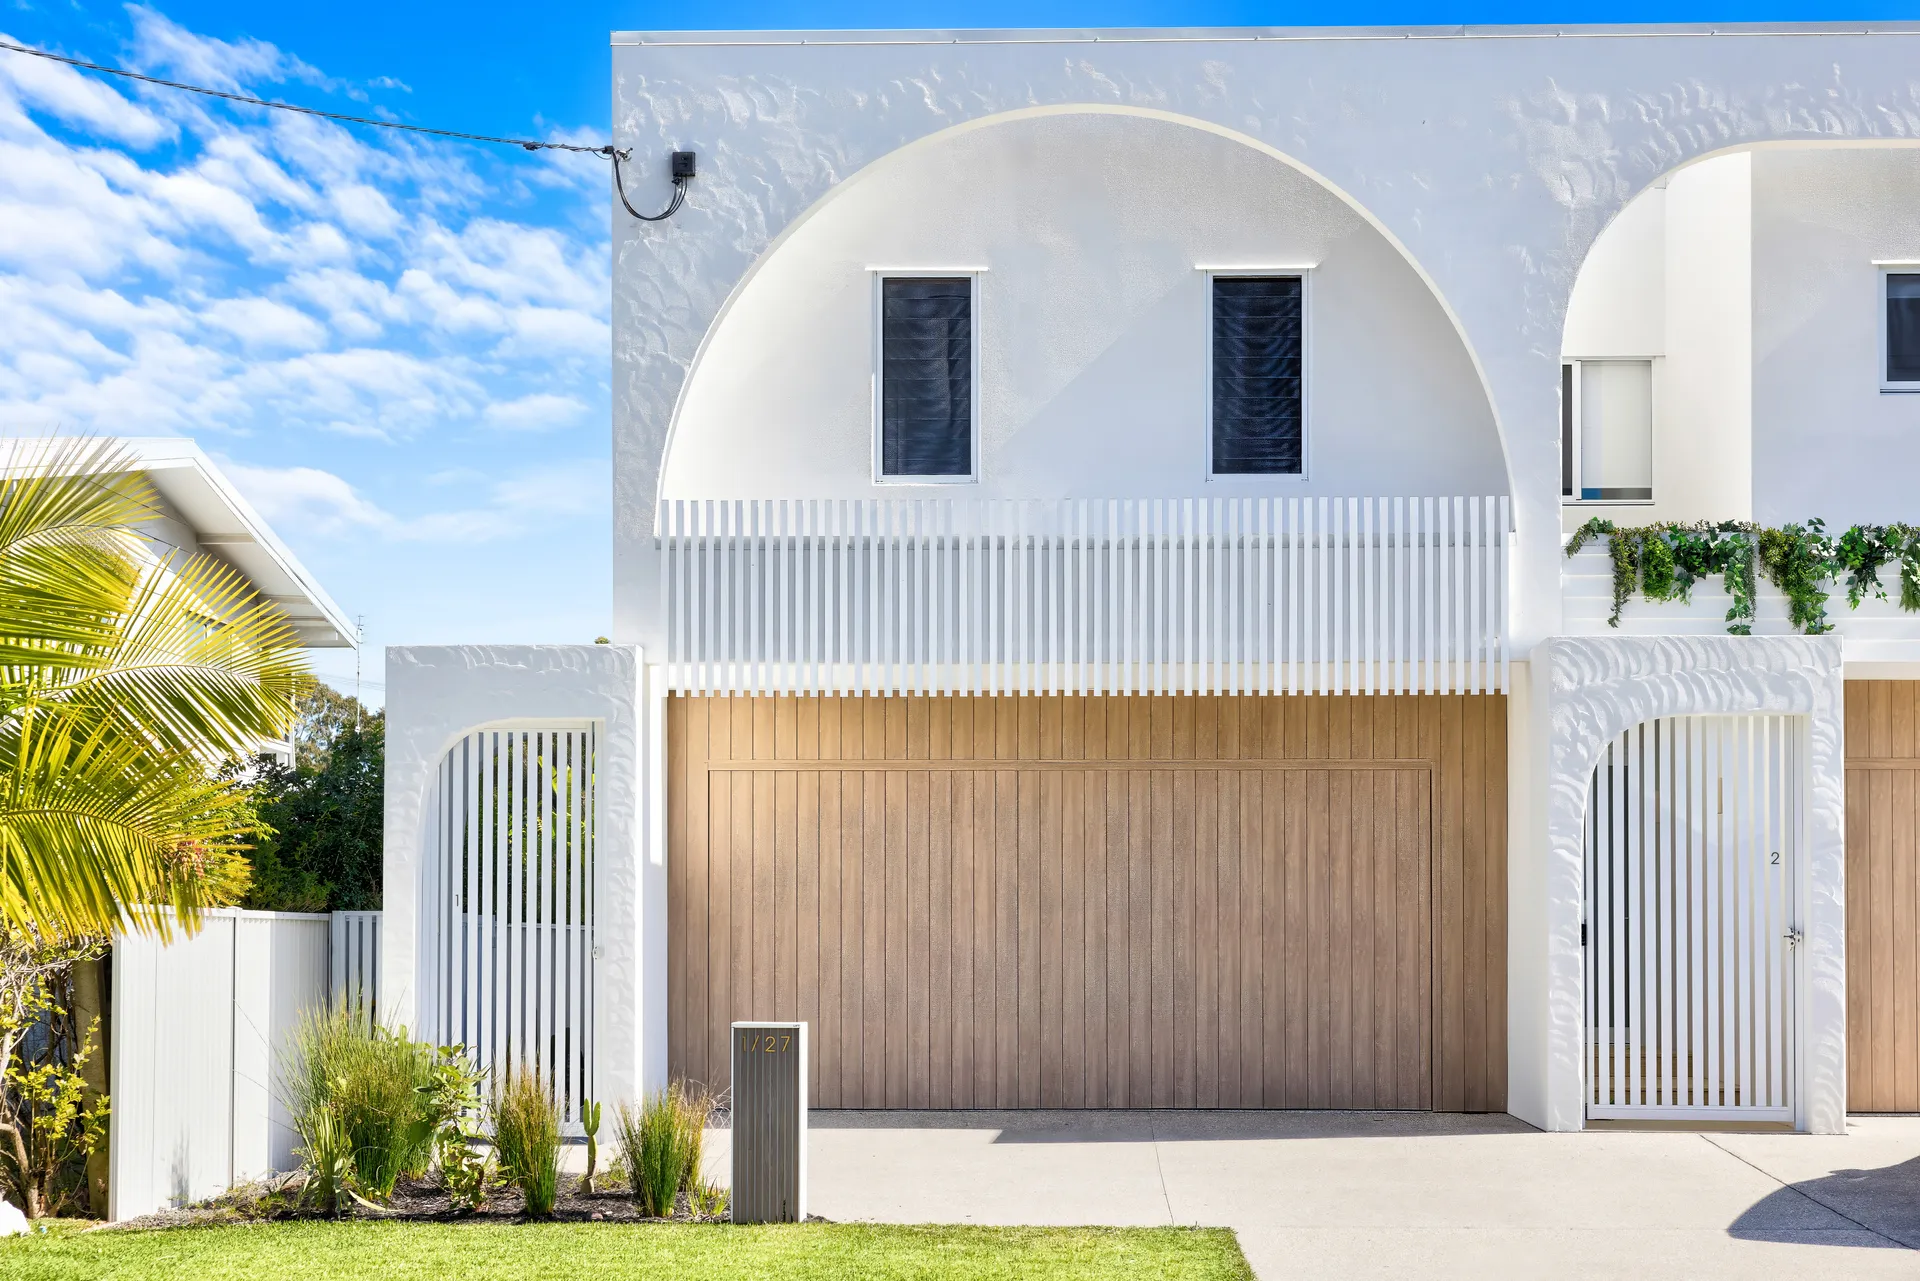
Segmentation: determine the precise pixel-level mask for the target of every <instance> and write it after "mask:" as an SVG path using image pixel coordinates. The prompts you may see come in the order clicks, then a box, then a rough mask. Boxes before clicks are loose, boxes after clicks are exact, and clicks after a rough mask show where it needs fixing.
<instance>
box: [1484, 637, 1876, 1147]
mask: <svg viewBox="0 0 1920 1281" xmlns="http://www.w3.org/2000/svg"><path fill="white" fill-rule="evenodd" d="M1543 661H1544V668H1543V667H1542V664H1543ZM1534 664H1535V678H1536V679H1535V687H1534V690H1535V697H1536V698H1544V700H1545V703H1546V707H1545V713H1546V714H1545V717H1544V725H1543V726H1542V729H1543V730H1544V734H1542V735H1539V736H1536V737H1535V738H1534V740H1533V743H1532V748H1531V750H1532V752H1533V754H1534V759H1535V761H1537V762H1538V763H1539V764H1538V765H1537V767H1536V768H1538V769H1539V772H1540V776H1541V779H1542V782H1543V787H1542V788H1541V789H1539V791H1538V794H1539V796H1540V798H1541V801H1542V808H1541V810H1540V811H1539V813H1538V816H1537V819H1536V821H1537V822H1539V823H1540V824H1541V825H1542V826H1543V827H1544V831H1539V832H1537V833H1536V836H1535V840H1534V841H1529V842H1528V845H1529V846H1532V847H1533V848H1537V849H1540V850H1543V851H1544V856H1545V861H1544V864H1543V865H1542V867H1541V868H1540V869H1539V871H1538V872H1537V873H1536V874H1534V875H1532V876H1529V877H1525V878H1520V879H1516V880H1515V882H1514V887H1515V890H1516V901H1515V902H1514V904H1513V909H1512V910H1513V911H1514V912H1515V913H1516V914H1517V915H1521V916H1523V917H1525V918H1526V919H1528V920H1530V921H1533V922H1535V925H1534V928H1532V929H1531V930H1527V931H1523V933H1524V934H1525V936H1526V937H1527V938H1528V939H1530V940H1531V941H1532V946H1531V947H1530V953H1531V954H1530V955H1529V956H1528V957H1527V958H1524V959H1517V960H1516V964H1528V963H1531V964H1534V965H1538V966H1540V967H1541V969H1542V971H1543V972H1544V975H1545V979H1544V982H1540V981H1538V980H1537V979H1536V980H1535V981H1534V982H1532V983H1531V984H1529V986H1528V989H1527V991H1528V993H1529V995H1530V996H1531V998H1532V999H1535V1000H1538V1001H1540V1002H1542V1005H1541V1008H1539V1009H1537V1010H1528V1011H1521V1012H1518V1013H1516V1016H1515V1017H1516V1024H1517V1026H1521V1027H1524V1028H1526V1029H1529V1030H1530V1031H1531V1033H1532V1035H1531V1036H1530V1037H1529V1043H1530V1046H1531V1047H1533V1054H1532V1056H1531V1057H1529V1058H1527V1059H1525V1060H1524V1061H1521V1060H1516V1066H1520V1067H1524V1068H1525V1069H1526V1070H1527V1072H1528V1073H1529V1075H1530V1076H1532V1075H1534V1074H1537V1077H1538V1079H1537V1080H1531V1079H1530V1080H1528V1081H1526V1082H1523V1083H1516V1086H1515V1088H1514V1095H1515V1097H1516V1099H1520V1100H1525V1101H1526V1102H1524V1103H1521V1104H1518V1105H1516V1112H1517V1113H1518V1114H1519V1115H1521V1116H1524V1117H1525V1118H1526V1119H1527V1120H1529V1121H1532V1122H1533V1123H1534V1124H1536V1125H1539V1126H1541V1127H1543V1128H1545V1129H1550V1130H1577V1129H1580V1128H1581V1127H1582V1125H1583V1123H1584V1117H1585V1103H1584V1095H1583V1092H1582V1078H1581V1057H1582V1054H1583V1048H1582V1046H1583V1032H1582V1020H1583V1014H1582V1009H1583V1004H1584V997H1583V993H1584V990H1585V974H1584V969H1585V966H1584V954H1583V951H1582V949H1581V946H1580V917H1581V914H1582V910H1583V903H1584V895H1585V889H1584V880H1583V868H1584V865H1585V857H1584V849H1585V845H1584V842H1585V819H1586V807H1587V792H1588V788H1589V785H1590V782H1591V780H1592V777H1593V770H1594V766H1595V765H1596V764H1597V763H1598V762H1599V759H1600V754H1601V751H1602V750H1603V749H1604V748H1605V747H1606V745H1607V743H1608V742H1610V741H1611V740H1612V739H1614V738H1615V737H1616V736H1618V735H1619V734H1621V733H1623V732H1624V731H1626V730H1628V729H1630V728H1632V727H1633V726H1635V725H1639V724H1642V723H1644V722H1646V721H1650V720H1653V719H1655V718H1656V717H1661V716H1682V715H1692V714H1705V713H1722V712H1725V713H1757V712H1764V713H1780V714H1788V715H1797V716H1803V717H1805V718H1806V726H1807V730H1806V757H1805V768H1806V776H1805V777H1806V795H1805V798H1804V800H1805V808H1804V814H1805V824H1806V827H1805V831H1804V833H1803V835H1802V845H1801V850H1800V855H1801V857H1800V866H1799V869H1798V871H1799V877H1800V884H1799V900H1800V904H1801V916H1800V926H1801V928H1802V930H1804V931H1805V935H1806V937H1805V941H1804V943H1803V945H1802V946H1801V947H1800V948H1798V949H1797V956H1796V960H1797V962H1798V964H1799V966H1800V967H1801V968H1800V987H1799V993H1800V1003H1799V1011H1798V1015H1799V1028H1798V1031H1799V1037H1800V1055H1799V1060H1798V1062H1799V1076H1798V1092H1797V1097H1796V1099H1795V1111H1796V1119H1797V1123H1798V1125H1799V1126H1800V1127H1801V1128H1803V1129H1807V1130H1811V1131H1813V1132H1814V1133H1817V1134H1838V1133H1842V1132H1843V1131H1844V1130H1845V1128H1846V1101H1847V1094H1846V1088H1847V1080H1846V1065H1847V1018H1846V995H1847V975H1846V913H1845V906H1846V879H1845V878H1846V848H1845V839H1844V828H1843V824H1844V821H1845V818H1846V768H1845V760H1844V753H1845V737H1844V731H1845V715H1844V696H1843V693H1842V677H1841V660H1840V641H1839V640H1838V639H1837V638H1835V637H1831V636H1791V637H1788V636H1777V637H1776V636H1769V637H1733V636H1719V637H1703V636H1692V637H1682V636H1664V637H1655V636H1648V637H1614V636H1607V637H1600V636H1594V637H1578V638H1573V637H1554V638H1552V639H1550V640H1549V641H1547V642H1546V644H1545V645H1544V646H1542V647H1541V648H1540V649H1538V650H1536V651H1535V656H1534ZM1515 857H1526V855H1522V854H1516V856H1515ZM1522 894H1529V895H1537V896H1538V897H1537V898H1531V897H1527V898H1523V897H1521V895H1522ZM1518 995H1519V994H1518V993H1516V994H1513V995H1512V996H1510V1000H1512V999H1514V998H1515V997H1517V996H1518ZM1529 1105H1533V1106H1537V1107H1538V1108H1539V1111H1538V1113H1537V1114H1533V1115H1529V1114H1528V1113H1527V1112H1525V1111H1521V1110H1520V1108H1521V1107H1525V1106H1529Z"/></svg>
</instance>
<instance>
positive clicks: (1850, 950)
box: [1846, 681, 1920, 1112]
mask: <svg viewBox="0 0 1920 1281" xmlns="http://www.w3.org/2000/svg"><path fill="white" fill-rule="evenodd" d="M1846 728H1847V1108H1848V1110H1849V1111H1853V1112H1920V840H1916V831H1915V824H1916V813H1915V810H1916V801H1920V681H1848V682H1847V723H1846Z"/></svg>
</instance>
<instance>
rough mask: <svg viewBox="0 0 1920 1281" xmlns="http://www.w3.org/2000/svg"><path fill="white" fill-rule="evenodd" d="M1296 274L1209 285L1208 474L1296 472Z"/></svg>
mask: <svg viewBox="0 0 1920 1281" xmlns="http://www.w3.org/2000/svg"><path fill="white" fill-rule="evenodd" d="M1300 438H1301V433H1300V277H1298V276H1216V277H1215V278H1214V281H1213V470H1214V473H1215V474H1216V475H1222V476H1230V475H1295V476H1297V475H1299V474H1300Z"/></svg>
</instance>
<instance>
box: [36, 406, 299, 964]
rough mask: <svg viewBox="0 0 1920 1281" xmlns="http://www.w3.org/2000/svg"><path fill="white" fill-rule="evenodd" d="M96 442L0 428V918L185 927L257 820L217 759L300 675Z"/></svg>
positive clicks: (239, 582) (56, 926)
mask: <svg viewBox="0 0 1920 1281" xmlns="http://www.w3.org/2000/svg"><path fill="white" fill-rule="evenodd" d="M138 466H139V464H138V462H137V460H135V459H133V458H132V457H131V456H130V455H129V454H128V453H127V452H126V451H125V450H124V449H123V448H122V447H120V446H118V445H116V444H114V443H113V442H109V441H88V440H46V441H40V442H26V443H19V442H16V443H14V444H13V445H12V446H11V447H9V446H6V445H5V444H4V443H0V922H4V923H12V924H16V925H23V926H31V927H33V928H35V929H37V930H39V931H40V932H41V933H42V934H46V935H62V934H65V935H76V934H88V933H101V932H105V931H108V930H112V929H115V928H133V929H139V930H152V931H158V932H159V933H161V934H162V935H165V934H167V933H168V932H169V931H170V929H171V927H172V925H173V924H175V923H178V924H180V925H181V926H183V927H184V928H186V929H188V930H192V929H194V928H196V927H197V924H198V920H199V915H200V913H201V912H202V911H203V910H205V909H206V908H208V907H213V906H217V905H220V904H224V903H231V902H234V901H235V900H237V899H238V898H239V896H240V894H241V893H242V892H243V891H244V890H245V888H246V883H247V875H248V870H247V863H246V859H245V850H246V847H247V843H248V841H249V840H250V839H251V838H252V837H253V836H254V835H255V834H257V833H258V832H259V831H260V823H259V820H258V817H257V814H256V811H255V808H254V804H253V800H252V797H251V795H250V793H249V792H248V790H247V789H246V788H245V787H244V786H242V785H241V784H240V783H238V782H236V781H234V780H233V779H232V778H231V777H229V776H227V775H224V774H223V773H222V772H221V771H220V768H219V767H220V766H222V765H223V764H224V763H225V762H226V761H227V760H228V759H230V758H232V757H235V756H238V755H241V754H244V753H247V752H251V751H253V750H256V749H257V748H258V746H259V744H260V743H261V741H262V740H263V739H279V738H284V737H286V735H287V733H288V731H289V730H290V728H291V726H292V723H293V717H294V700H295V698H296V697H297V696H298V695H299V693H300V692H301V691H302V690H303V689H304V688H305V687H306V685H307V684H308V683H309V681H310V679H311V678H310V677H309V676H308V675H307V671H306V666H305V661H304V656H303V654H302V653H301V651H300V649H299V642H298V640H297V638H296V636H295V634H294V632H293V631H292V629H291V627H290V626H289V625H288V623H287V620H286V618H285V617H284V616H283V615H282V614H281V612H280V611H279V610H278V608H277V607H275V606H273V605H272V604H271V603H270V602H267V601H263V600H261V599H259V598H258V597H257V596H256V595H255V594H254V593H253V591H252V589H251V587H250V586H249V584H248V583H247V582H246V580H245V579H244V578H242V577H241V576H240V575H239V574H237V573H235V572H234V571H233V570H232V569H230V568H228V567H227V566H225V565H223V564H221V563H220V562H218V561H216V560H214V559H213V558H211V557H207V556H192V557H187V556H175V557H163V556H158V555H156V554H154V552H153V551H152V550H151V548H152V544H151V543H150V542H149V541H148V540H147V539H146V538H145V537H144V536H143V534H142V532H141V524H142V522H144V521H148V520H150V519H152V518H153V517H155V516H156V515H158V514H159V513H160V507H159V503H158V499H157V497H156V495H155V494H154V491H153V489H152V486H151V484H150V483H148V481H147V480H146V479H145V477H144V476H143V475H141V474H140V473H139V471H138Z"/></svg>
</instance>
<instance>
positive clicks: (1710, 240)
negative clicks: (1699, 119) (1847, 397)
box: [1562, 152, 1753, 529]
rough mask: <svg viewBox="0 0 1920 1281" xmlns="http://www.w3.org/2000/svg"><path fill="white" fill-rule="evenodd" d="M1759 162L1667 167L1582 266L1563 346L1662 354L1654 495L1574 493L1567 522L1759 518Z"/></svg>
mask: <svg viewBox="0 0 1920 1281" xmlns="http://www.w3.org/2000/svg"><path fill="white" fill-rule="evenodd" d="M1751 174H1752V157H1751V153H1748V152H1737V153H1733V154H1729V155H1723V156H1715V157H1713V158H1712V159H1709V160H1704V161H1701V162H1700V163H1698V164H1694V165H1689V166H1687V167H1685V168H1683V169H1680V170H1677V171H1676V172H1674V173H1672V174H1669V175H1667V177H1665V178H1664V179H1662V180H1661V182H1660V184H1659V185H1657V186H1655V187H1651V188H1649V189H1648V190H1646V191H1644V192H1642V193H1641V194H1640V195H1639V196H1637V197H1635V199H1634V200H1633V202H1632V203H1631V204H1629V205H1628V206H1627V207H1626V208H1625V209H1623V210H1622V211H1621V213H1620V216H1619V217H1618V218H1616V219H1614V221H1613V222H1612V223H1611V224H1610V225H1609V226H1608V227H1607V229H1606V230H1605V231H1603V232H1601V233H1600V237H1599V239H1598V240H1596V241H1595V242H1594V246H1593V250H1592V252H1591V253H1589V254H1588V255H1587V259H1586V261H1585V262H1584V263H1582V264H1581V268H1580V276H1579V279H1578V280H1577V281H1576V282H1575V284H1574V287H1573V293H1572V296H1571V297H1570V299H1569V300H1568V303H1567V332H1566V339H1565V343H1564V345H1563V348H1562V355H1563V357H1564V358H1566V359H1569V360H1601V359H1646V358H1652V359H1653V502H1652V503H1651V504H1648V503H1635V504H1621V503H1569V504H1568V505H1567V506H1566V508H1565V510H1564V512H1563V528H1565V529H1572V528H1573V527H1575V526H1576V525H1579V524H1580V523H1581V522H1583V521H1585V520H1587V519H1588V518H1589V517H1592V516H1605V517H1607V518H1608V519H1611V520H1615V521H1618V522H1620V523H1622V524H1633V525H1642V524H1647V523H1649V522H1652V521H1662V520H1678V521H1693V520H1745V519H1749V518H1750V517H1751V515H1752V468H1753V463H1752V452H1753V430H1752V404H1753V343H1752V328H1753V324H1752V315H1753V289H1752V268H1751V263H1752V258H1753V253H1752V247H1751V231H1750V228H1751V223H1752V204H1753V202H1752V191H1751V187H1752V182H1751Z"/></svg>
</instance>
